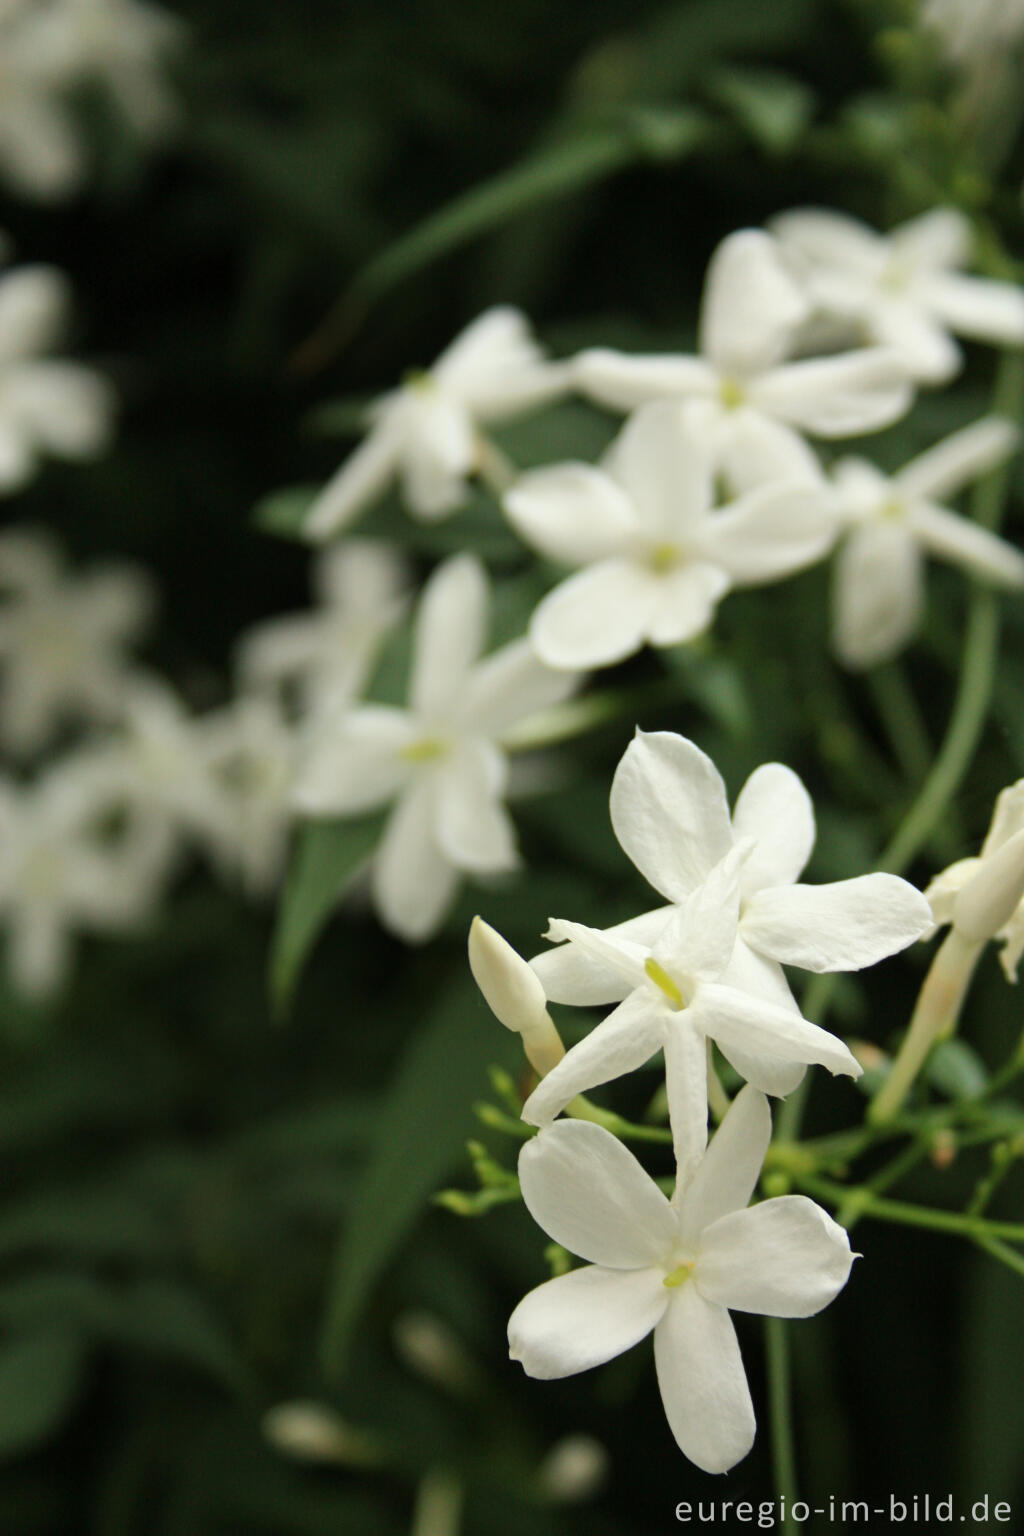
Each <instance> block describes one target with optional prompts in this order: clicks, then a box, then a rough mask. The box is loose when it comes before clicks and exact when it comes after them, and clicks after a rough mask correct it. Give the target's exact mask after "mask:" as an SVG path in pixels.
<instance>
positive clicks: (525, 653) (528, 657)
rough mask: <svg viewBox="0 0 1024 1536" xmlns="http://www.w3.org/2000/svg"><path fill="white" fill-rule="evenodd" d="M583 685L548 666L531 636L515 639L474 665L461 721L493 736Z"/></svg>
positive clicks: (575, 676)
mask: <svg viewBox="0 0 1024 1536" xmlns="http://www.w3.org/2000/svg"><path fill="white" fill-rule="evenodd" d="M579 685H580V676H579V674H578V673H576V672H561V671H555V669H554V668H553V667H546V666H545V665H544V663H543V662H542V661H539V660H538V658H537V653H536V652H535V651H534V649H533V647H532V645H531V644H530V642H529V641H528V640H514V641H513V642H512V643H511V645H503V646H502V647H501V649H500V650H498V651H493V652H492V653H491V655H490V656H486V657H484V659H483V661H480V662H478V663H477V665H476V666H475V667H474V668H473V670H472V672H471V673H470V674H469V677H468V678H467V679H466V684H465V687H464V689H463V692H462V697H461V699H460V700H459V703H458V710H457V719H458V720H459V721H461V722H463V723H464V724H465V727H466V729H467V730H471V731H473V732H474V733H475V734H478V735H480V736H487V737H489V738H490V739H491V740H495V739H498V738H500V737H501V736H503V735H504V733H505V732H506V731H508V730H510V729H511V728H512V727H513V726H515V725H518V724H519V722H520V721H521V720H527V719H529V717H530V716H531V715H535V714H538V713H540V712H541V711H542V710H546V709H551V708H552V707H553V706H554V705H555V704H561V703H562V702H563V700H565V699H567V698H568V697H569V696H570V695H571V694H572V693H574V692H575V691H576V689H577V688H578V687H579Z"/></svg>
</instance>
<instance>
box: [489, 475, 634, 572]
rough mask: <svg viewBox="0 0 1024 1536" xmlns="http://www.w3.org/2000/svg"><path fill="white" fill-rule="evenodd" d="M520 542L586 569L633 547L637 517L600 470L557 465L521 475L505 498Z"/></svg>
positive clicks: (617, 487) (509, 517) (508, 512)
mask: <svg viewBox="0 0 1024 1536" xmlns="http://www.w3.org/2000/svg"><path fill="white" fill-rule="evenodd" d="M503 505H504V508H505V513H506V516H507V517H508V520H509V522H510V523H511V524H512V527H513V528H514V529H515V531H516V533H518V534H519V536H520V538H523V539H525V540H526V542H527V543H528V544H532V545H533V547H534V549H537V550H539V551H540V553H541V554H542V555H546V556H547V558H548V559H549V560H556V561H558V562H559V563H560V564H562V565H571V566H577V565H589V564H590V563H591V562H592V561H594V560H605V559H607V558H608V557H609V556H611V555H617V554H620V553H621V552H622V551H624V550H625V549H626V548H627V547H628V546H629V545H630V544H631V542H632V540H633V537H634V532H635V525H636V516H635V513H634V510H633V507H632V505H631V503H630V501H629V498H628V497H627V496H626V495H625V494H624V493H623V491H622V489H621V487H620V486H618V485H617V484H616V483H615V481H614V480H613V479H612V478H611V476H610V475H609V474H607V473H606V472H605V471H604V470H603V469H595V468H594V466H593V465H591V464H556V465H554V466H552V468H550V469H535V470H532V471H530V472H529V473H528V474H525V475H523V476H522V477H521V478H520V479H519V480H517V481H516V483H515V485H514V486H513V487H512V489H511V490H510V491H508V492H507V493H506V495H505V498H504V503H503Z"/></svg>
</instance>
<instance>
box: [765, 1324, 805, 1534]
mask: <svg viewBox="0 0 1024 1536" xmlns="http://www.w3.org/2000/svg"><path fill="white" fill-rule="evenodd" d="M764 1322H765V1345H766V1354H767V1366H768V1401H769V1404H770V1407H771V1440H772V1469H773V1474H774V1481H775V1497H776V1499H777V1500H779V1501H780V1502H782V1508H783V1509H784V1510H785V1514H784V1516H783V1520H782V1530H783V1532H784V1533H785V1536H796V1526H795V1524H794V1522H793V1517H792V1514H791V1513H790V1511H791V1510H792V1508H793V1505H794V1504H795V1503H796V1502H797V1481H796V1448H795V1444H794V1436H793V1400H792V1393H791V1391H790V1370H789V1334H788V1333H787V1330H786V1320H785V1318H782V1317H766V1318H765V1320H764Z"/></svg>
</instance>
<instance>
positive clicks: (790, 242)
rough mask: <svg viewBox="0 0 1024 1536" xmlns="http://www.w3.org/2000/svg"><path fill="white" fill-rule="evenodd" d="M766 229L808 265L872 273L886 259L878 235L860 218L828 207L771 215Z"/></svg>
mask: <svg viewBox="0 0 1024 1536" xmlns="http://www.w3.org/2000/svg"><path fill="white" fill-rule="evenodd" d="M768 227H769V229H770V230H771V231H772V233H773V234H774V235H775V236H776V238H777V239H778V240H779V241H780V242H781V243H782V245H783V246H784V247H785V248H787V249H789V250H791V251H795V252H797V253H798V254H799V255H800V256H802V257H803V259H804V260H805V261H806V262H808V263H809V264H810V265H811V267H812V268H813V267H818V266H825V267H836V268H839V269H840V270H846V271H850V272H857V273H859V274H860V275H861V276H863V277H874V276H875V274H876V273H877V272H878V270H879V268H880V267H881V266H882V265H883V264H884V262H885V259H886V252H885V245H884V242H883V240H882V239H881V237H880V236H879V235H877V234H876V233H875V231H874V230H873V229H871V228H870V227H869V226H868V225H867V224H864V223H862V222H861V220H860V219H854V218H851V217H850V215H849V214H845V213H836V212H834V211H833V210H831V209H827V208H795V209H793V210H792V211H791V212H790V213H780V214H777V215H776V217H775V218H773V219H770V220H769V223H768Z"/></svg>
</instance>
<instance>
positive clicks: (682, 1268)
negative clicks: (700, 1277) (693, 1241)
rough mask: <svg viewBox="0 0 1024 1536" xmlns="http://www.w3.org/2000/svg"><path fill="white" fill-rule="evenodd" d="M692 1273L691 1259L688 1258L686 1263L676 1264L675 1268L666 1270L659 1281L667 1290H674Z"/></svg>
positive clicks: (683, 1283)
mask: <svg viewBox="0 0 1024 1536" xmlns="http://www.w3.org/2000/svg"><path fill="white" fill-rule="evenodd" d="M692 1274H693V1260H692V1259H690V1260H689V1261H688V1262H687V1263H684V1264H677V1265H676V1267H675V1269H672V1270H670V1271H669V1272H668V1274H667V1275H666V1276H665V1278H664V1280H663V1281H662V1282H661V1283H662V1285H663V1286H664V1287H665V1289H666V1290H667V1291H675V1290H678V1288H679V1286H681V1285H685V1283H686V1281H687V1280H689V1278H690V1276H691V1275H692Z"/></svg>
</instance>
